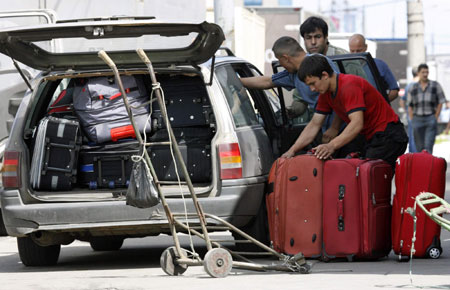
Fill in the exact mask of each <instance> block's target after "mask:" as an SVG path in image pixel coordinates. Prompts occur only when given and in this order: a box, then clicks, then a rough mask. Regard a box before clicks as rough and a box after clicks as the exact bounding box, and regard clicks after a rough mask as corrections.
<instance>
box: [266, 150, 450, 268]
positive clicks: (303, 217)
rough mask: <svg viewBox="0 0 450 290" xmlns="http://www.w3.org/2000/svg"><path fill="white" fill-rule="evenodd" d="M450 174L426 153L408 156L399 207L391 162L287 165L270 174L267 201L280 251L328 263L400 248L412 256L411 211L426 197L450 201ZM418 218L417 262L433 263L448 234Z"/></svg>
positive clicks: (299, 161)
mask: <svg viewBox="0 0 450 290" xmlns="http://www.w3.org/2000/svg"><path fill="white" fill-rule="evenodd" d="M425 164H426V165H425ZM445 168H446V165H445V160H443V159H442V158H437V157H434V156H432V155H431V154H429V153H426V152H423V153H415V154H405V155H402V156H401V157H400V158H399V160H398V162H397V166H396V178H395V183H396V189H397V192H396V195H395V198H394V206H393V207H392V206H391V186H392V177H393V172H392V167H391V166H390V165H389V164H388V163H386V162H385V161H383V160H371V159H362V158H345V159H334V160H327V161H322V160H319V159H317V158H316V157H315V156H314V155H312V154H306V155H298V156H295V157H293V158H289V159H284V158H279V159H278V160H276V161H275V163H274V164H273V166H272V169H271V171H270V173H269V180H268V190H267V194H266V203H267V214H268V223H269V232H270V239H271V243H272V246H273V248H274V249H275V250H276V251H278V252H281V253H285V254H289V255H295V254H297V253H298V252H302V253H303V254H304V255H305V257H308V258H321V259H323V260H325V261H328V260H331V259H335V258H346V259H347V260H349V261H352V260H354V259H359V260H361V259H378V258H382V257H385V256H387V255H388V254H389V252H390V251H391V249H392V246H393V248H394V252H395V253H397V254H401V255H409V252H410V249H411V239H412V234H413V230H412V227H413V218H412V217H411V216H410V215H408V214H407V213H406V212H407V211H406V209H407V208H408V207H411V208H412V207H413V205H414V199H413V198H414V197H415V196H416V195H418V194H419V193H420V192H423V191H428V192H433V193H436V194H437V195H438V196H441V197H443V194H444V191H445ZM425 173H426V174H425ZM417 217H418V223H417V233H416V237H417V240H416V249H417V250H416V253H415V256H416V257H423V256H425V253H428V254H427V255H428V256H429V257H432V255H433V254H436V252H437V251H438V250H439V251H440V252H441V251H442V248H441V247H440V241H439V233H440V228H439V226H438V225H437V224H435V223H434V222H433V221H432V220H431V219H429V218H427V217H426V216H425V214H424V213H423V212H420V210H418V211H417ZM391 225H392V226H391ZM391 229H392V238H391ZM430 253H431V254H430Z"/></svg>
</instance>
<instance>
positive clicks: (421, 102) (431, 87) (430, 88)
mask: <svg viewBox="0 0 450 290" xmlns="http://www.w3.org/2000/svg"><path fill="white" fill-rule="evenodd" d="M417 71H418V75H419V81H418V82H417V83H414V84H413V85H412V87H411V89H409V90H408V96H407V105H408V113H409V117H410V119H411V122H412V127H413V129H414V141H415V143H416V149H417V151H419V152H420V151H422V150H423V149H425V150H427V151H428V152H430V153H433V146H434V140H435V138H436V134H437V121H438V118H439V114H440V113H441V109H442V104H444V103H445V102H446V99H445V95H444V91H443V90H442V87H441V85H440V84H439V83H438V82H436V81H432V80H429V79H428V65H426V64H425V63H423V64H421V65H419V67H418V69H417Z"/></svg>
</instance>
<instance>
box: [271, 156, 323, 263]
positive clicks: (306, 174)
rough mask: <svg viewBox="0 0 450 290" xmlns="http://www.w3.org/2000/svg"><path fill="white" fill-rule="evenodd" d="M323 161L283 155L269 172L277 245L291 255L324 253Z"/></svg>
mask: <svg viewBox="0 0 450 290" xmlns="http://www.w3.org/2000/svg"><path fill="white" fill-rule="evenodd" d="M323 163H324V162H323V161H321V160H319V159H317V158H316V157H315V156H314V155H308V154H306V155H298V156H295V157H293V158H289V159H284V158H279V159H278V160H277V161H275V163H274V164H273V166H272V169H271V171H270V173H269V190H268V193H267V196H266V204H267V214H268V220H269V233H270V239H271V243H272V246H273V248H274V249H275V250H276V251H278V252H280V253H285V254H289V255H295V254H297V253H298V252H302V253H303V255H304V256H305V257H308V258H318V257H320V256H321V253H322V171H323Z"/></svg>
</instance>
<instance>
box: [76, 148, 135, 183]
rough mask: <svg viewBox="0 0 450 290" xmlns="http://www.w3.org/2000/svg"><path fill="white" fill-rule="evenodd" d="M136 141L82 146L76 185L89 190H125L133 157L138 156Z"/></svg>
mask: <svg viewBox="0 0 450 290" xmlns="http://www.w3.org/2000/svg"><path fill="white" fill-rule="evenodd" d="M138 149H139V145H138V142H137V141H134V140H133V141H124V142H117V143H110V144H106V145H101V146H100V145H97V146H89V145H83V146H82V147H81V151H80V158H79V169H78V172H79V173H78V184H79V185H80V186H87V187H89V188H90V189H98V188H110V189H114V188H125V187H128V184H129V182H130V175H131V169H132V167H133V160H132V156H133V155H136V156H137V155H138V153H139V150H138Z"/></svg>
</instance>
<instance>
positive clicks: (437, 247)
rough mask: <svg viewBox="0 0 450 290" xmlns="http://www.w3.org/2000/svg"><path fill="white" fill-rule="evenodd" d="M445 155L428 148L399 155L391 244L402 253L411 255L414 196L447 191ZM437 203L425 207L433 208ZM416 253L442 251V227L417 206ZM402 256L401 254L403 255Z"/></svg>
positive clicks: (440, 195)
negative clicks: (427, 149) (429, 150)
mask: <svg viewBox="0 0 450 290" xmlns="http://www.w3.org/2000/svg"><path fill="white" fill-rule="evenodd" d="M446 169H447V163H446V162H445V159H443V158H438V157H435V156H433V155H431V154H430V153H428V152H426V151H425V150H424V151H422V152H420V153H407V154H403V155H402V156H400V157H399V158H398V160H397V164H396V167H395V187H396V193H395V195H394V201H393V208H392V248H393V249H394V252H395V253H396V254H398V255H400V256H410V252H411V242H412V241H411V239H412V237H413V230H414V229H413V227H414V221H413V218H412V216H411V215H410V214H408V213H407V211H406V210H407V209H408V208H414V202H415V200H414V198H415V197H416V196H417V195H418V194H419V193H421V192H424V191H426V192H431V193H434V194H436V195H438V196H439V197H441V198H443V197H444V193H445V171H446ZM434 206H436V204H434V205H433V204H430V205H427V206H426V207H427V208H428V209H429V208H433V207H434ZM416 216H417V224H416V241H415V243H414V249H415V253H414V257H425V256H427V257H430V258H434V259H436V258H439V256H440V255H441V253H442V248H441V242H440V236H441V228H440V226H439V225H437V224H436V223H435V222H433V221H432V220H431V219H430V218H428V217H427V216H426V215H425V213H424V212H423V211H422V210H420V209H419V207H417V211H416ZM400 258H401V257H400Z"/></svg>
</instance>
